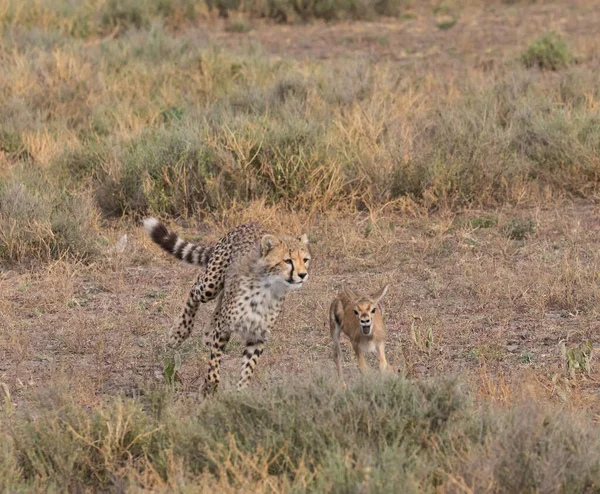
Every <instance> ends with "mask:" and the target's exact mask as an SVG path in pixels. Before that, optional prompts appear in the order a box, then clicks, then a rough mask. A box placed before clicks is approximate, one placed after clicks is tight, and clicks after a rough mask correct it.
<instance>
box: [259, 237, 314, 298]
mask: <svg viewBox="0 0 600 494" xmlns="http://www.w3.org/2000/svg"><path fill="white" fill-rule="evenodd" d="M260 254H261V261H262V264H263V265H264V266H265V269H266V271H267V273H268V274H269V276H271V277H273V278H275V279H276V280H278V281H279V280H280V281H282V282H285V283H286V287H287V288H300V287H301V286H302V284H303V283H304V282H305V281H306V279H307V278H308V265H309V264H310V250H309V249H308V236H307V235H306V234H304V235H302V236H300V237H276V236H275V235H265V236H264V237H263V238H262V239H261V241H260Z"/></svg>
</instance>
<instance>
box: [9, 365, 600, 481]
mask: <svg viewBox="0 0 600 494" xmlns="http://www.w3.org/2000/svg"><path fill="white" fill-rule="evenodd" d="M68 396H69V395H68V394H67V393H65V392H57V391H55V390H54V391H53V390H51V389H49V390H47V391H46V392H45V393H44V394H43V395H42V396H40V403H39V405H38V406H37V407H35V414H32V417H35V419H34V418H26V417H24V416H18V417H17V416H15V417H13V418H12V420H11V421H10V427H9V426H8V425H9V424H7V423H4V424H3V423H2V422H1V421H0V439H2V440H1V441H0V486H2V484H1V482H5V483H7V482H11V487H12V489H14V490H22V489H25V488H33V489H35V487H39V486H41V485H44V486H45V487H46V488H47V487H48V485H51V486H52V488H54V489H57V490H62V491H65V490H73V489H75V488H78V489H84V490H85V489H93V490H99V489H102V490H114V489H117V488H119V489H122V490H125V489H127V488H128V487H131V488H133V487H136V488H137V489H149V488H151V487H152V486H154V487H152V488H156V486H157V485H160V486H163V488H164V489H165V490H174V489H175V487H177V488H178V489H180V490H181V489H184V490H185V488H186V487H189V488H191V487H192V486H194V488H195V489H200V490H201V491H211V490H212V491H214V490H218V491H220V492H223V491H226V492H229V491H237V490H239V489H241V488H244V489H247V490H248V489H249V490H251V491H253V492H256V491H263V490H265V489H271V490H278V491H295V492H323V491H325V492H355V491H366V492H373V491H378V492H380V491H383V492H390V491H398V490H401V491H402V492H439V491H446V490H452V487H453V486H454V484H453V481H455V480H456V479H457V478H460V479H464V480H465V482H467V485H469V486H470V487H471V488H472V489H473V490H475V491H479V490H480V489H481V490H483V489H487V490H492V491H495V492H516V491H518V492H538V491H547V490H560V491H564V492H582V491H586V490H587V491H590V490H591V491H593V490H594V489H595V488H597V487H598V485H600V484H599V482H600V465H599V461H598V453H600V440H599V439H598V437H599V436H598V432H599V431H598V426H597V425H594V424H592V423H589V422H587V421H586V420H583V419H581V418H579V417H577V416H575V415H567V414H564V413H560V412H556V411H553V410H548V411H542V410H540V408H538V407H536V406H534V405H530V406H529V407H527V408H523V407H516V408H514V409H511V410H502V409H499V410H496V411H493V412H492V411H491V410H487V409H485V408H480V407H476V406H474V405H473V403H472V402H471V401H470V400H469V399H468V396H467V395H466V394H465V389H464V388H463V387H462V386H461V385H460V384H459V383H458V382H457V381H456V380H454V379H448V378H440V379H436V380H433V381H426V382H409V381H406V380H404V379H401V378H398V377H392V376H390V377H389V378H387V379H381V377H380V376H373V377H365V378H364V379H361V380H360V381H357V382H355V383H353V384H352V385H351V386H350V388H349V390H348V391H345V390H343V389H341V387H340V386H338V384H337V382H332V381H331V380H330V379H328V378H323V377H319V376H317V377H316V378H315V379H312V380H308V381H307V382H303V383H300V382H294V381H290V382H287V383H284V384H282V385H279V386H276V387H273V388H270V389H267V390H263V391H257V390H253V391H252V393H248V394H245V393H233V392H224V393H222V394H219V395H217V396H216V397H214V398H212V399H210V400H208V401H207V402H205V403H203V404H201V405H200V407H198V405H197V404H196V403H186V402H185V400H181V399H178V400H175V399H174V397H173V396H171V395H169V394H168V393H166V392H165V391H164V390H155V391H149V392H148V393H147V394H146V395H145V396H146V397H145V398H144V401H138V400H125V399H121V398H116V399H111V400H109V401H108V402H107V403H105V404H104V405H102V406H101V407H98V408H96V409H94V410H89V411H84V410H83V409H82V408H81V407H79V406H77V405H75V404H74V403H72V402H71V401H70V399H69V398H68ZM515 472H516V473H517V474H515Z"/></svg>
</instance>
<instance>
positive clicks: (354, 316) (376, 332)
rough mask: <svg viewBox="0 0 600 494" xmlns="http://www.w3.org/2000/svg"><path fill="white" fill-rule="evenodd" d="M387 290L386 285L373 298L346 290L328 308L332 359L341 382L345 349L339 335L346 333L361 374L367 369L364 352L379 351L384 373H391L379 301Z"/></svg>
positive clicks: (381, 367)
mask: <svg viewBox="0 0 600 494" xmlns="http://www.w3.org/2000/svg"><path fill="white" fill-rule="evenodd" d="M387 290H388V285H385V286H384V287H383V288H381V289H380V290H379V291H378V292H377V293H375V294H374V295H367V294H364V293H355V292H353V291H351V290H349V289H347V288H346V287H344V289H343V291H342V293H340V294H339V295H338V296H337V297H336V298H335V299H334V300H333V302H332V303H331V308H330V309H329V328H330V331H331V338H332V339H333V358H334V360H335V365H336V366H337V372H338V375H339V377H340V379H342V381H343V380H344V377H343V375H342V349H341V348H340V333H341V332H343V333H344V334H345V335H346V336H348V338H349V339H350V342H351V343H352V348H353V349H354V353H356V357H357V358H358V367H359V368H360V371H361V372H363V371H364V370H365V359H364V357H363V353H364V352H377V354H378V356H379V368H380V369H381V371H384V370H389V369H390V366H389V364H388V363H387V360H386V359H385V336H386V331H385V326H384V324H383V313H382V312H381V306H380V305H379V302H380V301H381V299H382V298H383V297H384V295H385V294H386V292H387Z"/></svg>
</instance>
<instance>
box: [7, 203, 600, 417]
mask: <svg viewBox="0 0 600 494" xmlns="http://www.w3.org/2000/svg"><path fill="white" fill-rule="evenodd" d="M599 212H600V211H599V208H598V206H597V205H595V204H592V203H589V202H564V203H562V204H559V205H557V206H555V207H552V208H545V209H541V208H533V209H531V208H528V209H520V210H500V211H492V212H489V211H488V212H470V213H469V214H466V215H462V216H454V215H450V216H447V217H439V216H438V217H434V218H415V217H405V216H397V215H386V214H385V211H382V212H379V213H372V214H370V215H368V214H364V213H362V214H356V215H354V216H352V217H348V216H347V217H344V215H340V216H339V217H336V216H335V215H333V214H332V215H328V216H327V217H325V218H314V219H312V220H311V221H310V222H309V223H308V224H307V225H305V226H306V228H305V229H306V230H307V231H308V232H309V234H310V237H311V240H312V244H313V251H314V263H313V265H312V267H311V273H310V282H309V283H308V284H307V286H306V287H304V288H303V289H302V290H301V291H299V292H296V293H292V294H291V295H289V297H288V300H287V301H286V304H285V309H284V311H283V314H282V316H281V318H280V322H279V325H278V329H277V330H276V331H275V332H274V333H273V335H272V339H271V341H270V342H269V343H268V346H267V349H266V351H265V354H264V355H263V357H262V358H261V360H260V362H259V367H258V372H257V376H256V381H255V382H254V384H253V385H254V386H265V385H267V384H268V383H270V382H272V381H273V380H278V379H281V378H282V377H283V376H285V375H288V374H292V373H293V374H297V375H301V376H302V375H306V376H307V377H308V376H309V375H310V374H311V373H313V372H315V371H317V372H326V373H332V374H333V373H334V364H333V362H332V360H331V351H332V350H331V341H330V338H329V334H328V329H327V326H326V323H327V309H328V305H329V303H330V301H331V299H332V297H333V296H334V294H335V293H336V292H337V291H338V290H340V288H341V286H342V284H344V283H345V284H348V286H350V287H353V288H362V289H366V290H375V289H376V288H377V287H379V286H380V285H382V284H383V283H390V285H391V288H390V291H389V293H388V295H387V298H386V299H384V301H383V304H384V307H385V314H386V320H387V326H388V329H389V341H388V345H387V353H388V359H389V361H390V363H391V364H392V365H393V367H394V368H395V369H396V371H398V372H406V373H407V374H408V375H409V376H412V377H427V376H434V375H439V374H443V373H460V374H462V375H464V376H466V377H467V379H468V380H469V381H471V382H472V383H473V386H474V388H473V389H474V390H476V391H477V392H476V395H477V396H482V397H484V398H489V399H492V400H498V401H500V402H504V401H511V400H512V399H513V398H515V397H516V396H521V395H522V393H523V392H526V393H528V396H535V397H539V398H544V399H550V400H556V401H557V402H561V401H562V402H565V403H567V404H569V405H570V406H573V407H578V408H579V407H586V408H588V407H589V408H591V409H592V410H594V411H595V413H596V414H598V413H599V412H600V406H599V405H600V386H598V378H599V377H600V374H599V373H598V372H597V371H595V372H592V374H591V375H589V376H584V375H582V376H581V377H577V378H576V379H571V380H569V381H567V380H566V379H565V377H566V373H565V369H564V359H563V357H562V350H561V344H562V343H565V345H566V347H567V348H569V347H572V346H576V345H579V344H581V343H583V342H586V341H590V342H592V343H593V344H594V346H595V347H596V348H598V347H600V337H599V335H600V332H599V329H600V320H599V319H598V311H597V306H598V305H597V303H598V300H599V298H600V297H599V295H600V289H599V288H598V276H599V271H600V269H599V266H600V221H599V220H598V218H599V216H598V214H599ZM246 214H247V215H248V216H251V215H252V211H249V212H247V213H246ZM276 222H277V220H276V219H275V216H274V215H273V214H269V215H267V222H266V223H267V224H268V225H269V226H274V225H275V224H276ZM482 225H483V227H482ZM515 225H526V227H525V229H526V232H525V234H526V235H527V236H526V237H525V238H524V239H519V238H510V236H511V235H512V236H513V237H519V233H520V231H519V230H517V231H516V233H515V230H514V228H516V227H515ZM291 227H292V225H291V224H290V225H289V226H287V225H286V229H290V228H291ZM174 228H176V229H177V230H178V231H179V232H181V233H185V234H186V236H187V237H192V238H193V237H194V234H195V233H197V232H198V231H199V230H200V231H203V232H207V233H206V234H205V235H204V236H203V239H205V240H206V241H212V240H214V239H216V238H217V237H218V235H219V234H220V233H221V232H222V231H224V226H221V227H220V228H219V227H214V225H201V226H199V227H198V228H196V229H193V228H192V229H189V230H187V231H186V230H182V229H181V228H180V227H177V226H176V225H175V226H174ZM294 228H296V229H301V227H300V226H299V225H298V224H296V225H295V227H294ZM125 234H127V240H126V241H124V240H122V239H123V237H122V236H123V235H125ZM119 240H121V241H120V242H118V241H119ZM110 241H111V243H112V244H113V245H115V244H118V247H117V248H116V249H115V248H114V247H113V248H112V251H111V254H110V256H109V257H108V258H107V259H105V260H103V261H102V262H99V263H96V264H93V265H88V266H83V265H74V264H69V263H67V262H62V261H59V262H57V263H55V264H53V265H50V266H46V267H44V268H40V269H32V270H23V269H18V270H4V271H3V272H2V275H1V278H0V290H1V293H2V294H3V296H2V299H1V300H0V328H1V329H0V380H1V381H2V382H3V383H6V384H7V385H8V386H9V389H10V390H11V393H12V397H13V400H14V402H15V403H16V405H17V407H24V406H25V405H26V402H27V400H28V397H30V396H31V393H32V391H36V390H43V389H44V388H47V387H49V386H54V385H61V386H68V387H69V388H70V389H72V391H73V393H75V394H76V396H77V397H78V400H79V401H81V402H83V403H90V404H92V403H94V402H96V401H97V400H99V399H100V398H101V397H102V396H103V395H105V394H114V393H117V392H123V393H125V394H135V393H138V392H142V391H143V390H147V389H149V388H152V387H153V386H155V385H160V384H161V383H162V382H163V367H164V365H165V362H168V361H169V359H170V358H172V356H171V355H170V354H169V352H168V351H166V349H165V347H164V343H165V341H166V338H165V335H166V332H167V330H168V328H169V326H170V325H171V323H172V321H173V320H174V318H175V317H176V316H177V314H178V312H179V310H180V308H181V307H182V303H183V301H184V300H185V296H186V293H187V290H188V289H189V288H190V286H191V283H192V282H193V281H194V278H195V276H196V273H197V271H196V269H195V268H193V267H191V266H187V265H184V264H181V263H178V262H176V261H175V260H174V259H172V258H170V257H169V256H167V255H166V254H164V253H163V252H162V251H160V249H159V248H158V247H156V246H154V245H153V244H151V242H150V241H149V240H148V239H147V238H146V237H145V233H144V232H143V230H142V228H137V227H136V228H133V229H129V231H127V232H125V230H122V229H115V230H114V231H113V232H112V233H111V235H110ZM123 245H124V246H123ZM212 306H213V304H207V305H206V306H202V308H201V310H200V311H199V314H198V318H197V328H198V327H200V326H201V325H203V324H207V323H208V321H209V318H210V313H211V310H212ZM199 334H200V331H199V330H198V329H197V330H196V334H195V337H192V338H190V340H188V341H187V342H186V343H185V344H184V345H183V347H182V348H181V349H180V354H181V356H182V361H183V365H182V368H181V371H180V375H181V379H182V383H181V389H182V390H183V391H187V392H195V391H197V389H198V386H199V384H201V382H202V380H203V377H204V373H205V371H206V361H207V357H208V356H207V352H206V351H205V349H204V347H203V344H202V339H201V337H199ZM428 335H429V336H428ZM241 351H242V347H241V345H240V343H239V342H238V341H232V343H231V344H230V346H229V347H228V349H227V352H226V354H225V357H224V370H223V380H224V382H225V386H231V385H233V384H235V382H236V380H237V378H238V374H239V366H240V364H241ZM344 354H345V356H344V367H345V373H346V376H347V379H357V378H358V371H357V367H356V362H355V359H354V356H353V355H352V352H351V349H350V347H349V345H348V344H347V343H345V344H344ZM370 362H371V365H372V366H373V367H374V368H375V359H374V358H373V359H371V361H370Z"/></svg>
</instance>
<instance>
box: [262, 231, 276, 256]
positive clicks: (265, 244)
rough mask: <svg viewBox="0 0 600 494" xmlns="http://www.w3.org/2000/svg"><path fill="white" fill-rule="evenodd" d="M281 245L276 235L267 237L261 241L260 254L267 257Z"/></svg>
mask: <svg viewBox="0 0 600 494" xmlns="http://www.w3.org/2000/svg"><path fill="white" fill-rule="evenodd" d="M279 243H280V242H279V239H278V238H277V237H276V236H275V235H265V236H264V237H263V238H261V239H260V254H261V255H262V256H263V257H264V256H266V255H267V254H268V253H269V252H271V249H273V247H275V246H276V245H279Z"/></svg>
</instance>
